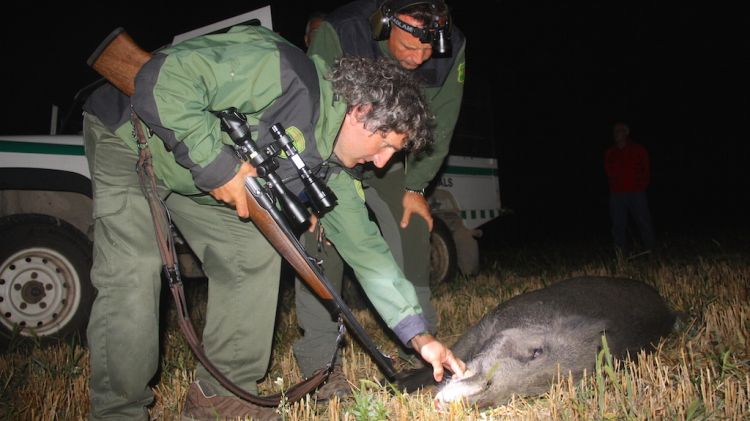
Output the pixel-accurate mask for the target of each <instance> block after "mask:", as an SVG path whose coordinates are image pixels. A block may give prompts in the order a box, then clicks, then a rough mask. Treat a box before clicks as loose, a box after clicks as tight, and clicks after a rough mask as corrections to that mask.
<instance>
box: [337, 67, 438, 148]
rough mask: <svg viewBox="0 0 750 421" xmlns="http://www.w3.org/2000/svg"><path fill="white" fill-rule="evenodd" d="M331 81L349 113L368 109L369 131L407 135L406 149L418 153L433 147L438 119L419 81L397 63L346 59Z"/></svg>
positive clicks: (365, 118)
mask: <svg viewBox="0 0 750 421" xmlns="http://www.w3.org/2000/svg"><path fill="white" fill-rule="evenodd" d="M327 79H328V80H330V81H331V84H332V85H333V92H334V93H335V94H336V95H338V96H339V97H341V99H343V100H344V101H345V102H346V104H347V111H351V110H352V109H354V108H357V107H363V106H364V107H365V108H364V109H368V111H367V112H366V113H365V114H364V116H363V117H362V118H361V121H363V122H364V123H365V127H366V128H367V129H368V130H371V131H372V132H373V133H374V132H378V131H379V132H381V133H388V132H391V131H393V132H396V133H399V134H404V135H406V139H405V142H404V148H405V149H412V150H418V149H422V148H424V147H425V146H427V145H429V144H430V143H432V126H433V122H434V119H435V117H434V115H433V114H432V113H431V112H430V110H429V107H428V105H427V100H426V99H425V97H424V94H423V93H422V88H421V87H420V84H419V81H418V80H417V78H416V77H415V76H414V75H413V74H412V73H411V72H409V71H407V70H405V69H403V68H401V66H399V65H398V64H397V63H396V62H394V61H391V60H388V59H385V58H381V59H377V60H375V59H370V58H364V57H342V58H340V59H338V60H336V63H335V64H334V65H333V67H332V69H331V72H330V73H329V74H328V76H327Z"/></svg>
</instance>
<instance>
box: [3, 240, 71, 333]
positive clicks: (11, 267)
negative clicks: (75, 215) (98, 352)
mask: <svg viewBox="0 0 750 421" xmlns="http://www.w3.org/2000/svg"><path fill="white" fill-rule="evenodd" d="M80 285H81V283H80V280H79V278H78V273H77V272H76V270H75V266H74V265H73V263H72V262H71V261H70V260H69V259H68V258H66V257H65V256H63V255H61V254H60V253H58V252H57V251H55V250H52V249H49V248H44V247H34V248H28V249H24V250H21V251H19V252H17V253H15V254H14V255H12V256H10V257H9V258H7V259H6V260H5V261H4V262H2V265H1V266H0V323H2V325H3V326H5V327H6V328H7V329H8V330H13V329H14V327H15V326H18V328H19V329H20V334H21V335H23V336H35V335H36V336H47V335H51V334H54V333H56V332H58V331H60V330H61V329H62V328H63V327H64V326H65V325H66V324H67V323H68V322H69V321H70V319H71V318H72V317H73V315H74V314H75V309H76V308H78V305H79V304H80V301H81V286H80Z"/></svg>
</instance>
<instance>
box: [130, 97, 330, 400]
mask: <svg viewBox="0 0 750 421" xmlns="http://www.w3.org/2000/svg"><path fill="white" fill-rule="evenodd" d="M131 120H132V122H133V127H134V130H135V134H136V136H135V137H136V139H137V142H138V151H139V153H138V164H137V166H136V172H137V173H138V180H139V182H140V185H141V190H142V191H143V194H144V196H145V197H146V201H147V202H148V206H149V210H150V211H151V217H152V221H153V224H154V232H155V233H156V242H157V244H158V248H159V254H160V255H161V259H162V263H163V265H164V266H163V271H164V275H165V277H166V278H167V280H168V283H169V289H170V290H171V292H172V297H173V298H174V302H175V305H176V308H177V322H178V324H179V326H180V330H182V333H183V335H184V336H185V339H186V341H187V343H188V345H189V346H190V349H192V351H193V353H194V354H195V356H196V358H198V360H199V361H200V363H201V364H203V366H204V367H205V368H206V370H207V371H208V372H209V373H211V375H212V376H213V377H214V378H215V379H216V380H217V381H218V382H219V383H220V384H221V385H222V386H224V387H225V388H226V389H227V390H229V391H230V392H232V393H233V394H235V395H236V396H237V397H239V398H240V399H243V400H246V401H248V402H250V403H253V404H255V405H260V406H268V407H272V406H279V405H280V404H281V403H282V402H283V401H284V400H286V401H287V402H296V401H298V400H300V399H302V398H303V397H304V396H305V395H307V394H309V393H310V392H312V391H313V390H315V389H316V388H317V387H318V386H319V385H320V384H321V383H323V381H324V380H325V379H326V378H327V377H328V374H329V373H330V372H331V370H332V369H333V361H334V359H335V358H336V351H334V355H333V357H332V358H331V362H330V363H328V364H326V366H324V367H322V368H319V369H318V370H316V371H315V372H314V373H313V375H312V376H310V377H309V378H307V379H305V380H303V381H302V382H300V383H297V384H296V385H294V386H292V387H290V388H289V389H287V390H286V391H284V393H283V394H282V393H276V394H273V395H269V396H257V395H254V394H252V393H250V392H248V391H246V390H245V389H243V388H241V387H239V386H237V385H236V384H235V383H234V382H232V381H231V380H229V379H228V378H227V377H226V376H225V375H224V374H222V373H221V372H220V371H219V369H218V368H216V366H215V365H214V364H213V363H212V362H211V361H210V360H209V359H208V357H207V356H206V353H205V352H204V351H203V347H202V345H201V342H200V340H199V339H198V335H197V334H196V332H195V329H194V328H193V324H192V322H191V321H190V317H189V313H188V308H187V302H186V300H185V291H184V289H183V287H182V280H181V278H180V272H179V268H178V265H177V253H176V250H175V245H174V235H173V233H172V223H171V219H170V217H169V213H168V212H169V211H168V210H167V208H166V206H165V205H164V203H163V202H162V201H161V199H160V198H159V195H158V193H157V188H156V177H155V175H154V170H153V166H152V161H151V151H150V149H149V147H148V142H147V141H146V138H145V135H144V133H143V128H142V127H141V124H140V121H139V120H138V117H137V116H136V115H135V112H133V113H131ZM339 323H340V324H342V323H343V322H342V321H339ZM341 339H342V338H341V335H339V338H338V340H337V342H339V343H340V341H341ZM336 349H337V350H338V346H337V347H336Z"/></svg>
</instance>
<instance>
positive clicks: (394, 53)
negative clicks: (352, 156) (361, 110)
mask: <svg viewBox="0 0 750 421" xmlns="http://www.w3.org/2000/svg"><path fill="white" fill-rule="evenodd" d="M465 47H466V42H465V38H464V36H463V34H462V33H461V31H459V30H458V28H456V27H455V26H453V25H452V23H451V18H450V14H449V11H448V7H447V5H446V4H445V2H444V1H443V0H421V1H419V0H410V1H409V0H356V1H353V2H351V3H348V4H346V5H344V6H342V7H340V8H338V9H336V10H334V11H333V12H332V13H330V14H328V15H327V16H326V18H325V19H324V21H323V23H322V24H321V26H320V27H319V28H318V31H317V32H316V36H315V39H314V41H313V42H312V43H311V44H310V46H309V48H308V51H307V54H308V56H309V57H311V58H313V61H314V62H315V64H316V66H326V67H330V66H331V65H332V64H333V63H334V61H335V59H337V58H339V57H342V56H358V57H370V58H376V57H387V58H390V59H392V60H395V61H397V62H398V63H399V64H400V65H401V67H403V68H405V69H409V70H413V71H414V72H415V73H416V74H418V75H419V77H420V78H421V80H422V81H423V87H424V93H425V96H426V97H427V100H428V102H429V106H430V110H431V111H432V112H433V113H434V114H435V117H436V119H435V121H436V125H435V127H434V129H433V130H434V132H433V138H434V144H433V146H432V148H431V150H430V151H427V152H425V153H422V154H419V155H414V154H411V155H401V156H396V157H395V158H394V159H393V160H391V165H389V166H388V167H386V168H384V169H382V170H379V169H376V168H373V167H371V166H369V167H364V166H363V167H362V168H360V169H361V170H362V177H363V184H364V185H366V186H369V188H366V189H365V197H366V202H367V204H368V206H369V207H370V208H371V209H372V210H373V212H374V214H375V216H376V217H377V219H378V224H379V225H380V228H381V232H382V233H383V236H384V237H385V239H386V241H387V242H388V245H389V247H390V249H391V252H392V253H393V255H394V258H395V259H396V261H397V262H399V264H400V265H401V268H402V269H403V271H404V274H405V275H406V278H407V279H408V280H409V281H411V282H412V283H413V284H414V287H415V289H416V291H417V296H418V298H419V303H420V305H421V307H422V310H423V314H424V315H425V316H426V318H427V320H428V322H429V323H430V331H431V332H432V333H434V332H435V331H436V329H437V315H436V313H435V310H434V308H433V306H432V304H431V302H430V287H429V281H430V279H429V278H430V267H429V265H430V239H429V235H430V234H429V232H430V231H431V230H432V215H431V213H430V207H429V204H428V203H427V200H426V198H425V197H424V191H425V189H426V188H427V186H428V185H429V184H430V182H431V181H432V179H433V178H434V177H435V175H436V174H437V172H438V170H439V169H440V167H441V165H442V163H443V160H444V159H445V157H446V155H447V154H448V149H449V145H450V139H451V137H452V135H453V129H454V127H455V124H456V120H457V119H458V114H459V109H460V106H461V98H462V95H463V82H464V75H465V54H464V50H465ZM414 215H417V216H419V217H414V218H412V216H414ZM317 239H318V241H319V242H320V244H319V246H318V247H317V248H316V247H312V246H311V243H312V242H314V241H316V238H315V237H314V236H313V235H311V234H308V235H306V238H305V240H306V242H307V249H308V251H312V250H315V249H319V250H320V252H319V253H320V256H319V257H320V258H321V260H323V261H324V263H323V267H324V270H325V272H326V274H327V276H328V278H329V280H331V281H332V282H333V283H334V284H337V285H338V286H339V288H340V285H341V279H342V277H343V263H342V261H341V259H340V258H339V257H338V255H337V253H336V251H335V249H334V248H333V246H331V245H330V244H327V242H325V241H320V240H319V239H320V236H318V237H317ZM334 246H335V245H334ZM296 306H297V316H298V317H297V320H298V321H299V323H300V327H301V328H302V330H303V331H304V336H303V337H302V338H300V340H299V341H298V342H297V343H295V345H294V351H295V356H296V358H297V362H298V363H299V366H300V368H301V370H302V372H303V374H304V375H306V376H308V375H310V374H311V373H312V372H313V371H314V370H315V369H316V368H318V367H320V366H321V364H322V362H323V360H324V359H325V358H326V356H327V355H330V353H331V352H332V348H331V344H333V343H334V340H335V337H336V333H337V329H336V327H337V325H336V323H335V322H333V321H332V320H331V319H330V316H329V313H328V312H327V311H326V310H325V308H324V307H323V306H322V304H320V303H319V302H318V301H317V299H316V298H315V297H314V296H313V295H312V294H311V293H310V292H309V291H308V290H307V289H306V287H304V285H302V284H301V283H300V282H299V281H297V288H296ZM335 378H336V376H332V378H331V379H330V380H329V384H328V385H325V386H323V388H321V389H320V390H319V391H318V399H325V398H327V397H330V396H332V395H334V394H336V395H339V396H341V395H344V394H346V392H347V389H348V385H347V383H346V382H345V381H341V382H338V385H337V384H336V381H335Z"/></svg>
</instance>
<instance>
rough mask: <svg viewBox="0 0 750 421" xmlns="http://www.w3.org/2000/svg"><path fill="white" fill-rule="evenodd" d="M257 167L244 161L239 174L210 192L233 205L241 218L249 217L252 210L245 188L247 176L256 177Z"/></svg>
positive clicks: (216, 197) (214, 196)
mask: <svg viewBox="0 0 750 421" xmlns="http://www.w3.org/2000/svg"><path fill="white" fill-rule="evenodd" d="M255 176H257V172H256V171H255V167H253V166H252V165H250V164H248V163H247V162H243V163H242V164H241V165H240V169H239V170H238V171H237V174H235V175H234V177H232V179H231V180H229V181H227V182H226V183H225V184H224V185H222V186H220V187H217V188H215V189H213V190H211V192H210V194H211V196H213V198H214V199H216V200H221V201H222V202H224V203H226V204H228V205H230V206H233V207H234V208H235V209H236V210H237V215H238V216H239V217H240V218H248V217H249V216H250V210H249V209H248V207H247V191H246V190H245V177H255Z"/></svg>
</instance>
